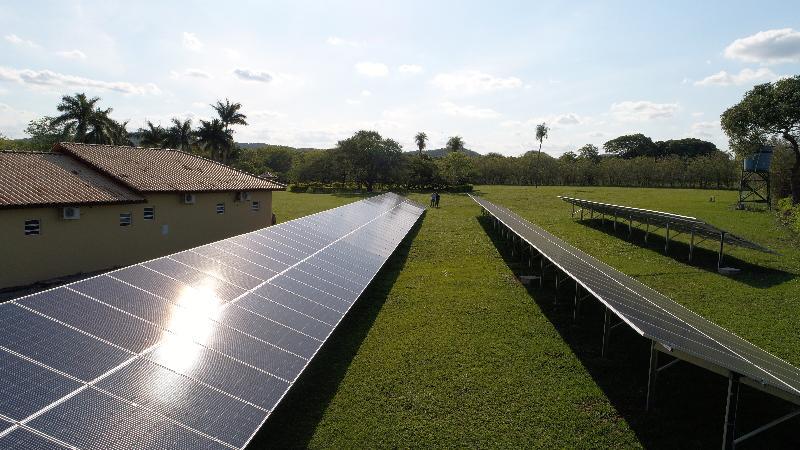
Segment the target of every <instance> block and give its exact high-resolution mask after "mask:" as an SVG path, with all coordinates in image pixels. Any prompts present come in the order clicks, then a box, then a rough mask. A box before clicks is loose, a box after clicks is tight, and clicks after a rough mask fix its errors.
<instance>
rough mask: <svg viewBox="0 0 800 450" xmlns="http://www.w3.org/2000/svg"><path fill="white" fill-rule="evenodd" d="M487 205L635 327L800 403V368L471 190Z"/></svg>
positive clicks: (676, 351) (675, 351)
mask: <svg viewBox="0 0 800 450" xmlns="http://www.w3.org/2000/svg"><path fill="white" fill-rule="evenodd" d="M472 198H473V200H474V201H475V202H476V203H478V204H479V205H480V206H481V207H482V208H483V209H484V210H485V211H487V212H488V213H489V214H491V215H492V216H493V217H494V218H496V220H498V221H499V222H500V223H502V224H503V225H504V226H506V227H508V228H509V229H510V230H511V231H512V232H513V233H514V234H516V235H517V236H519V237H520V238H521V239H522V240H524V241H525V242H526V243H527V244H528V245H530V246H532V247H533V248H534V249H536V250H537V251H538V252H539V253H540V254H541V255H543V256H544V257H546V258H547V259H549V260H550V261H551V262H552V263H553V264H554V265H555V266H556V267H558V268H559V269H560V270H561V271H562V272H564V273H565V274H567V275H568V276H569V277H570V278H572V279H573V280H574V281H575V282H576V283H577V284H578V285H580V286H581V287H582V288H583V289H585V290H586V291H587V292H589V293H590V294H591V295H592V296H594V297H596V298H597V299H598V300H599V301H600V302H602V303H603V304H604V305H605V306H606V307H607V308H608V309H609V310H610V311H611V312H613V314H615V315H616V316H617V317H619V319H620V320H621V321H623V322H624V323H626V324H627V325H628V326H629V327H630V328H631V329H633V330H634V331H635V332H636V333H638V334H639V335H641V336H644V337H646V338H649V339H651V340H652V341H653V342H655V343H658V344H660V345H661V348H663V349H665V351H668V352H672V353H673V354H676V355H678V354H681V355H688V356H689V357H691V358H694V359H695V360H697V361H703V362H708V363H711V364H713V365H714V366H715V367H719V368H722V369H724V370H726V371H729V372H731V373H736V374H739V375H741V376H742V377H743V378H742V382H745V383H747V384H749V385H751V386H753V387H756V388H758V389H762V390H766V391H768V392H770V393H773V394H775V393H778V394H779V395H780V396H781V397H783V398H786V399H787V400H790V401H792V402H794V403H796V404H800V369H798V368H797V367H795V366H793V365H791V364H789V363H787V362H786V361H784V360H782V359H780V358H778V357H776V356H774V355H772V354H770V353H768V352H766V351H764V350H762V349H760V348H758V347H756V346H755V345H753V344H751V343H750V342H748V341H746V340H744V339H742V338H740V337H738V336H736V335H735V334H733V333H732V332H730V331H728V330H725V329H724V328H722V327H720V326H718V325H716V324H714V323H712V322H710V321H708V320H706V319H704V318H703V317H701V316H699V315H698V314H695V313H693V312H692V311H690V310H688V309H687V308H685V307H683V306H681V305H679V304H678V303H676V302H674V301H673V300H671V299H669V298H668V297H666V296H664V295H662V294H660V293H658V292H656V291H655V290H653V289H651V288H649V287H647V286H645V285H644V284H642V283H640V282H638V281H636V280H635V279H633V278H631V277H629V276H627V275H625V274H624V273H622V272H620V271H618V270H616V269H614V268H613V267H611V266H609V265H608V264H605V263H603V262H601V261H599V260H597V259H596V258H594V257H592V256H591V255H589V254H587V253H584V252H582V251H581V250H578V249H577V248H575V247H573V246H571V245H569V244H567V243H566V242H564V241H563V240H561V239H559V238H557V237H555V236H553V235H552V234H550V233H548V232H547V231H545V230H543V229H542V228H540V227H538V226H536V225H534V224H532V223H530V222H529V221H527V220H525V219H523V218H522V217H520V216H519V215H517V214H516V213H514V212H512V211H510V210H509V209H507V208H504V207H501V206H497V205H495V204H493V203H491V202H489V201H487V200H485V199H482V198H479V197H475V196H472Z"/></svg>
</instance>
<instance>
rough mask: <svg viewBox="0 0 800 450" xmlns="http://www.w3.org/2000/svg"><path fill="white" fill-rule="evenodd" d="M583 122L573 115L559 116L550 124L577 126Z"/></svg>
mask: <svg viewBox="0 0 800 450" xmlns="http://www.w3.org/2000/svg"><path fill="white" fill-rule="evenodd" d="M581 122H583V120H582V119H581V117H580V116H578V115H577V114H575V113H568V114H561V115H559V116H556V117H555V118H554V119H553V120H552V121H551V123H554V124H556V125H565V126H568V125H579V124H580V123H581Z"/></svg>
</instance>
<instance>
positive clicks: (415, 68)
mask: <svg viewBox="0 0 800 450" xmlns="http://www.w3.org/2000/svg"><path fill="white" fill-rule="evenodd" d="M397 70H398V71H399V72H400V73H407V74H411V75H416V74H419V73H422V66H420V65H417V64H401V65H400V67H398V68H397Z"/></svg>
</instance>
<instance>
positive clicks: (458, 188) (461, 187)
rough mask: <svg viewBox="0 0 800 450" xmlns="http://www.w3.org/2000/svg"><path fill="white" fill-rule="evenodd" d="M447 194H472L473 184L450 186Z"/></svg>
mask: <svg viewBox="0 0 800 450" xmlns="http://www.w3.org/2000/svg"><path fill="white" fill-rule="evenodd" d="M447 192H472V185H471V184H457V185H455V186H448V187H447Z"/></svg>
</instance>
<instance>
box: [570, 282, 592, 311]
mask: <svg viewBox="0 0 800 450" xmlns="http://www.w3.org/2000/svg"><path fill="white" fill-rule="evenodd" d="M591 296H592V294H589V293H587V294H585V295H581V285H580V284H578V281H577V280H576V281H575V303H574V304H573V307H572V320H575V321H577V320H578V317H579V316H580V314H581V304H582V303H583V301H584V300H586V299H587V298H589V297H591Z"/></svg>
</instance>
